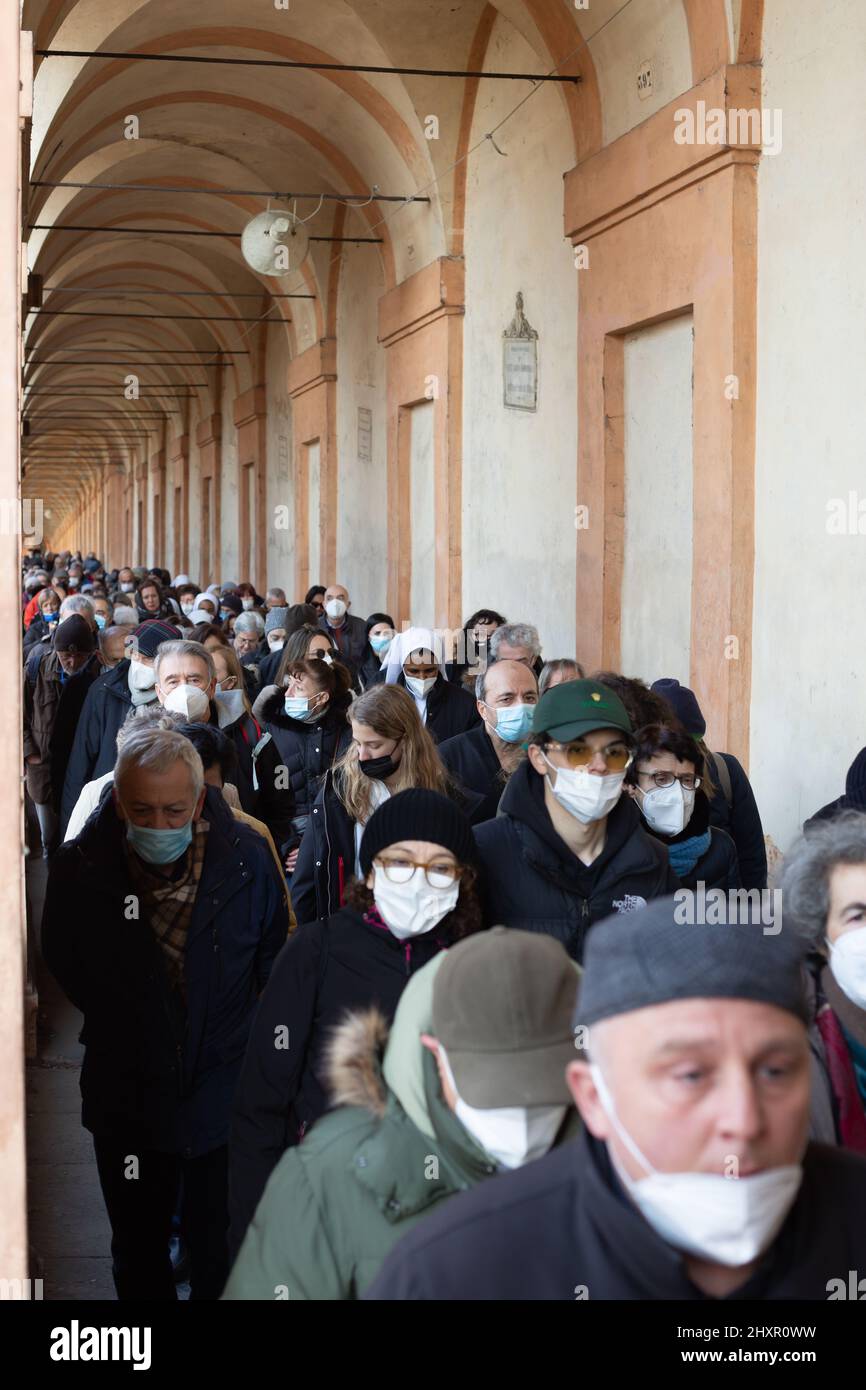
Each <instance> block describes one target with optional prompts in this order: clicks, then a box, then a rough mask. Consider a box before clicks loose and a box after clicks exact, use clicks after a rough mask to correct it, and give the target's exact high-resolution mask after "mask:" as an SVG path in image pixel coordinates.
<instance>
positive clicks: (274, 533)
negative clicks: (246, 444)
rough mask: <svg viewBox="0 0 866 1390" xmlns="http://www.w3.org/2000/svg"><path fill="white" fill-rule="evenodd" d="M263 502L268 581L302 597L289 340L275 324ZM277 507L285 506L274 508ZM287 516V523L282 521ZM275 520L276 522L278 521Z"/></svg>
mask: <svg viewBox="0 0 866 1390" xmlns="http://www.w3.org/2000/svg"><path fill="white" fill-rule="evenodd" d="M267 364H268V366H267V381H266V383H265V384H266V390H267V409H268V419H267V434H266V439H267V505H266V507H265V525H266V527H267V537H268V573H267V580H268V584H269V585H279V587H280V588H281V589H285V591H286V594H287V595H288V597H289V601H290V602H291V603H294V601H295V599H300V598H303V594H294V593H293V592H292V586H293V579H292V576H293V555H294V532H293V519H294V514H295V513H294V494H293V487H292V482H293V480H292V470H291V466H290V465H291V458H292V403H291V401H290V399H289V393H288V389H287V385H286V382H287V373H288V368H289V341H288V335H287V334H286V331H285V329H284V328H282V327H281V326H280V325H279V324H276V325H275V326H274V327H272V328H269V329H268V356H267ZM277 508H287V509H288V513H287V514H286V512H285V511H282V510H281V511H279V512H278V511H277ZM286 516H288V522H289V524H288V526H285V525H283V524H282V523H283V522H284V521H285V520H286ZM278 522H279V524H278Z"/></svg>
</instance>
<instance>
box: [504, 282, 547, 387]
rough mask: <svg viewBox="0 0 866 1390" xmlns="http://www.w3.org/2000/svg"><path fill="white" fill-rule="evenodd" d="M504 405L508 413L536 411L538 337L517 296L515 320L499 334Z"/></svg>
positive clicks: (521, 297) (521, 299) (521, 301)
mask: <svg viewBox="0 0 866 1390" xmlns="http://www.w3.org/2000/svg"><path fill="white" fill-rule="evenodd" d="M502 380H503V402H504V404H505V405H506V407H508V408H509V409H511V410H536V409H537V408H538V334H537V332H536V331H535V329H534V328H533V327H532V326H531V325H530V323H529V320H528V319H527V317H526V315H525V314H524V312H523V295H522V294H518V296H517V305H516V311H515V314H514V318H513V319H512V320H511V323H510V324H509V325H508V327H507V328H506V330H505V332H504V333H503V335H502Z"/></svg>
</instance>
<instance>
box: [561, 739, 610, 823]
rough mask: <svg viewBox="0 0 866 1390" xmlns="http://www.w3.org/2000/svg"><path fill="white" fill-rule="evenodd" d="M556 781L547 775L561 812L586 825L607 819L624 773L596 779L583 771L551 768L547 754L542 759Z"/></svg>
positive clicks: (582, 769)
mask: <svg viewBox="0 0 866 1390" xmlns="http://www.w3.org/2000/svg"><path fill="white" fill-rule="evenodd" d="M541 756H542V757H543V758H544V761H545V762H546V763H547V765H548V767H550V768H551V770H552V772H553V774H554V776H555V778H556V781H555V782H551V779H550V773H548V774H547V785H548V786H549V787H550V790H551V793H552V794H553V796H554V797H555V798H556V800H557V801H558V802H559V804H560V806H562V807H563V809H564V810H566V811H568V812H569V814H570V815H572V816H575V817H576V818H577V820H579V821H582V822H583V824H584V825H588V824H589V823H590V821H595V820H603V819H604V817H605V816H608V815H610V813H611V811H612V810H613V808H614V806H615V805H616V803H617V802H618V801H619V799H620V796H621V795H622V784H623V780H624V778H625V773H624V772H608V773H605V774H604V775H603V776H601V777H599V776H597V775H596V774H595V773H593V772H587V770H586V768H582V767H581V768H577V769H574V768H570V767H554V766H553V763H552V762H551V761H550V759H549V758H548V757H547V755H546V753H542V755H541Z"/></svg>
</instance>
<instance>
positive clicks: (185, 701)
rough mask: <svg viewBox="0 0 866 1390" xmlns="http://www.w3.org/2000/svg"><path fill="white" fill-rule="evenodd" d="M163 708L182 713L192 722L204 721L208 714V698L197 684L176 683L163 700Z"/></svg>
mask: <svg viewBox="0 0 866 1390" xmlns="http://www.w3.org/2000/svg"><path fill="white" fill-rule="evenodd" d="M163 709H167V710H172V711H173V713H174V714H182V715H183V717H184V719H188V720H190V721H191V722H192V723H193V724H195V723H199V722H202V721H204V720H205V719H207V718H208V716H209V714H210V700H209V699H208V697H207V694H206V693H205V691H204V690H200V689H199V687H198V686H197V685H176V686H175V688H174V690H172V691H171V692H170V693H169V694H168V695H166V697H165V700H164V701H163Z"/></svg>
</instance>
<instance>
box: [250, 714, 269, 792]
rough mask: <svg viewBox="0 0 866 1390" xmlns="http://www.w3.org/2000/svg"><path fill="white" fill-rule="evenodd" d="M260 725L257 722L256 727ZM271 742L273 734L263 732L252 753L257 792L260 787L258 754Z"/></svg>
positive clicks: (254, 787)
mask: <svg viewBox="0 0 866 1390" xmlns="http://www.w3.org/2000/svg"><path fill="white" fill-rule="evenodd" d="M258 727H259V726H258V724H256V728H257V729H258ZM270 742H271V735H270V734H262V736H261V738H260V739H259V741H258V743H257V744H256V746H255V748H254V749H253V751H252V754H251V757H252V760H253V791H255V792H257V791H258V789H259V779H258V776H257V773H256V759H257V758H258V756H259V754H260V753H261V751H262V749H263V748H264V747H265V746H266V745H267V744H268V743H270Z"/></svg>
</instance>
